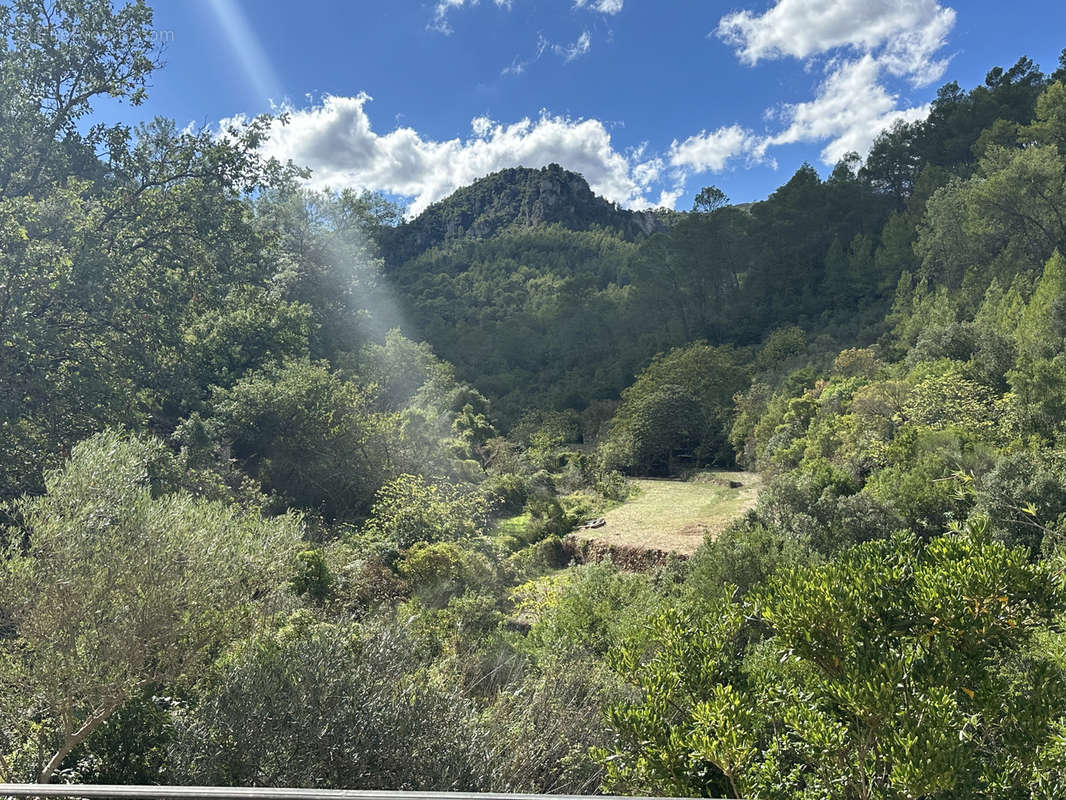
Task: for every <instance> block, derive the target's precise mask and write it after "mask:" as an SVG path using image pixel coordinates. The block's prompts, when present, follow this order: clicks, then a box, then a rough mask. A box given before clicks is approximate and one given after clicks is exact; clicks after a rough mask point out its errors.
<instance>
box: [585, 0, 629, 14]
mask: <svg viewBox="0 0 1066 800" xmlns="http://www.w3.org/2000/svg"><path fill="white" fill-rule="evenodd" d="M623 2H624V0H592V2H589V0H574V8H585V7H586V6H588V7H589V8H591V9H592V10H593V11H599V12H600V13H601V14H617V13H618V12H619V11H621V10H622V3H623Z"/></svg>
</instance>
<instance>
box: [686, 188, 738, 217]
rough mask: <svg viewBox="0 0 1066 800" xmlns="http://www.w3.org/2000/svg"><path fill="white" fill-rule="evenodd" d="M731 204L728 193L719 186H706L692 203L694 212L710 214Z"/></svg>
mask: <svg viewBox="0 0 1066 800" xmlns="http://www.w3.org/2000/svg"><path fill="white" fill-rule="evenodd" d="M728 204H729V198H728V197H726V193H725V192H723V191H722V190H721V189H719V188H718V187H717V186H704V187H703V188H702V189H700V192H699V194H697V195H696V199H695V200H694V201H693V203H692V211H693V212H694V213H703V214H709V213H710V212H712V211H717V210H718V209H720V208H722V207H723V206H726V205H728Z"/></svg>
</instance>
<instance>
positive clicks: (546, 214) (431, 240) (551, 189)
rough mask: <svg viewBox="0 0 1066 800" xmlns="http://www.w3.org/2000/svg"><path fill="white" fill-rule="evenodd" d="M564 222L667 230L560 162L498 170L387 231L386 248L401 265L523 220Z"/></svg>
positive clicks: (576, 226) (627, 231)
mask: <svg viewBox="0 0 1066 800" xmlns="http://www.w3.org/2000/svg"><path fill="white" fill-rule="evenodd" d="M550 224H559V225H563V226H564V227H567V228H570V229H572V230H588V229H590V228H594V227H608V228H613V229H615V230H617V231H619V232H620V233H621V234H622V235H623V236H625V237H626V238H637V237H641V236H648V235H650V234H652V233H655V232H656V231H659V230H665V228H666V227H667V223H666V221H665V219H664V218H663V217H662V216H660V215H658V214H655V213H653V212H636V211H626V210H624V209H622V208H619V207H618V206H616V205H615V204H613V203H610V202H608V201H607V200H605V199H603V198H602V197H598V196H596V195H595V194H594V193H593V192H592V189H590V188H589V185H588V183H587V182H586V181H585V179H584V178H583V177H581V176H580V175H578V174H577V173H576V172H569V171H567V170H564V169H563V168H562V167H560V166H559V165H558V164H551V165H549V166H547V167H544V168H543V169H527V168H525V167H516V168H513V169H505V170H502V171H500V172H495V173H493V174H491V175H488V176H486V177H484V178H482V179H481V180H479V181H476V182H475V183H473V184H471V185H470V186H465V187H463V188H461V189H459V190H457V191H456V192H455V193H454V194H452V195H451V196H450V197H448V198H446V199H444V200H441V201H440V202H437V203H434V204H433V205H431V206H429V208H427V209H426V210H425V211H423V212H422V213H421V214H420V215H419V216H418V217H416V218H415V219H413V220H410V221H408V222H405V223H403V224H402V225H399V226H397V227H396V228H394V229H391V230H388V231H385V232H384V235H383V236H382V243H381V244H382V251H383V254H384V256H385V260H386V262H387V263H388V264H389V265H390V266H396V265H399V264H402V263H403V262H405V261H407V260H409V259H411V258H413V257H415V256H416V255H418V254H419V253H421V252H424V251H426V250H428V249H430V248H431V247H436V246H438V245H441V244H445V243H446V242H449V241H452V240H454V239H460V238H474V239H483V238H487V237H490V236H492V235H494V234H495V233H497V232H498V231H500V230H502V229H504V228H507V227H510V226H514V225H518V226H522V227H532V226H537V225H550Z"/></svg>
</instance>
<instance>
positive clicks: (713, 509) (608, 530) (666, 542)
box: [577, 472, 761, 555]
mask: <svg viewBox="0 0 1066 800" xmlns="http://www.w3.org/2000/svg"><path fill="white" fill-rule="evenodd" d="M704 476H714V477H720V478H724V479H726V480H734V481H740V482H741V483H742V484H743V486H742V487H741V488H739V489H730V488H727V487H726V486H720V485H718V484H715V483H709V482H701V481H684V482H682V481H668V480H652V479H647V478H641V479H637V480H634V481H633V483H635V484H636V486H637V488H638V490H639V493H638V494H637V495H636V496H635V497H633V498H631V499H630V500H627V501H626V502H625V503H623V504H622V505H620V506H618V507H616V508H613V509H611V510H610V511H607V512H606V513H605V514H604V515H603V518H604V519H605V520H606V521H607V524H606V525H605V526H604V527H602V528H597V529H594V530H589V531H578V532H577V535H578V536H580V537H581V538H582V539H595V540H598V541H602V542H606V543H608V544H610V545H616V546H624V547H643V548H649V549H656V550H665V551H668V552H672V553H681V554H683V555H691V554H692V553H694V552H695V551H696V548H697V547H699V546H700V545H701V544H702V543H703V539H704V537H706V536H707V535H709V534H710V535H714V534H715V533H717V532H718V531H720V530H722V529H723V528H725V526H726V525H728V524H729V523H730V522H732V521H733V520H734V519H736V518H737V517H739V516H740V515H741V514H743V513H744V512H745V511H747V510H748V509H750V508H752V507H754V505H755V500H756V498H757V496H758V493H759V487H760V485H761V480H760V478H759V476H758V475H757V474H755V473H754V472H709V473H704Z"/></svg>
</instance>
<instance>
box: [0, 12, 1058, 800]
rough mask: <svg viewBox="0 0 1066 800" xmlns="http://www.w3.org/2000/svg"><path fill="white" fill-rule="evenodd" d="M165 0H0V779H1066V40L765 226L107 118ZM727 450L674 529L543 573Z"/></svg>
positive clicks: (979, 791) (764, 788) (890, 134)
mask: <svg viewBox="0 0 1066 800" xmlns="http://www.w3.org/2000/svg"><path fill="white" fill-rule="evenodd" d="M150 26H151V11H150V10H149V9H148V8H147V7H146V6H144V5H143V4H141V3H134V4H131V5H128V6H123V7H121V8H117V9H116V8H114V7H113V6H112V5H111V4H110V3H109V2H107V0H78V1H77V2H73V1H71V2H64V3H44V4H42V3H39V2H31V1H30V0H13V2H11V3H9V4H8V5H5V6H3V7H0V42H2V47H3V50H2V51H0V95H2V103H0V107H2V108H3V109H4V113H3V114H2V115H0V239H2V246H0V495H2V500H3V506H2V517H0V524H2V525H3V529H2V530H3V544H4V552H3V557H2V570H3V579H2V581H0V609H2V614H3V620H4V626H3V628H4V634H3V637H0V777H2V778H3V779H5V780H19V781H25V780H36V781H52V780H62V781H79V782H81V781H84V782H92V781H96V782H130V783H154V782H170V783H217V784H242V785H252V784H256V785H274V786H277V785H307V786H316V787H352V788H419V789H474V790H476V789H492V790H497V791H537V792H564V791H565V792H572V793H580V792H594V791H599V790H604V791H610V792H619V793H633V794H643V795H715V796H736V797H749V798H755V797H768V798H772V797H781V798H786V797H787V798H796V797H809V798H822V797H834V798H837V797H839V798H875V797H876V798H915V797H926V798H939V797H945V798H946V797H970V796H996V797H1019V798H1023V797H1026V798H1029V797H1058V796H1061V793H1062V786H1063V785H1064V783H1066V638H1064V635H1063V620H1064V614H1066V584H1064V577H1063V576H1064V574H1066V550H1064V547H1066V537H1064V530H1066V528H1064V526H1066V458H1064V457H1063V443H1064V441H1066V304H1064V298H1066V53H1064V57H1063V60H1062V63H1060V65H1059V69H1058V70H1057V71H1056V72H1054V73H1052V74H1050V75H1045V74H1043V73H1042V72H1040V71H1039V70H1038V69H1037V67H1036V66H1035V65H1034V64H1032V63H1031V62H1029V61H1028V60H1026V59H1022V60H1021V61H1019V62H1018V63H1017V64H1016V65H1015V66H1014V67H1012V68H1011V69H1008V70H1003V69H999V68H997V69H994V70H992V71H991V72H990V73H989V74H988V78H987V80H986V83H985V85H983V86H979V87H976V88H974V89H972V90H970V91H963V90H962V89H960V88H959V87H958V86H956V85H954V84H949V85H948V86H945V87H944V88H943V89H942V90H941V91H940V93H939V95H938V98H937V100H936V102H935V103H934V105H933V108H932V110H931V112H930V115H929V117H928V118H927V119H926V120H923V121H920V122H916V123H913V124H908V125H898V126H897V127H895V128H893V129H891V130H889V131H886V132H885V133H883V134H882V135H881V137H880V138H879V139H878V140H877V143H876V144H875V146H874V148H873V150H872V152H871V153H870V154H869V156H868V157H867V158H866V159H865V161H862V160H860V159H859V158H858V157H848V158H845V159H844V160H843V161H842V162H841V163H840V164H839V165H837V167H836V168H835V169H834V170H833V172H832V174H831V175H830V176H829V178H828V179H826V180H822V179H821V178H820V177H819V176H818V174H817V173H816V172H815V170H813V169H812V168H810V167H808V166H804V167H802V168H801V169H800V170H798V171H797V172H796V174H795V175H794V176H793V177H792V178H791V179H790V180H789V181H788V182H787V183H786V184H785V185H784V186H782V187H781V188H780V189H779V190H778V191H776V192H775V193H774V194H772V195H771V196H770V197H769V198H767V199H766V200H765V201H763V202H760V203H755V204H752V205H751V206H748V207H737V206H732V205H729V204H728V202H727V201H726V199H725V198H724V196H722V194H721V193H720V192H718V191H717V190H714V189H713V187H709V188H708V189H707V190H705V191H704V192H702V193H701V194H700V196H699V198H698V201H697V205H696V208H694V209H693V211H692V212H690V213H684V214H675V213H666V212H660V213H656V214H652V215H645V216H636V215H632V214H629V213H628V212H623V211H621V210H619V209H616V208H613V207H611V206H610V204H607V203H606V202H604V201H602V200H599V199H597V198H595V197H594V196H593V195H592V194H591V192H589V191H588V187H587V185H585V184H584V182H583V181H582V180H581V179H580V178H579V177H578V176H574V175H572V174H569V173H565V172H564V171H563V170H561V169H560V168H558V167H549V168H547V169H545V170H512V171H506V172H504V173H500V174H497V175H495V176H491V177H490V178H489V179H487V180H486V181H485V182H482V183H479V184H476V185H475V186H474V187H469V188H468V189H466V190H463V191H461V192H459V193H457V195H456V196H455V197H453V198H450V199H449V200H446V201H443V202H442V203H440V204H437V205H436V206H434V207H431V208H430V209H429V210H427V212H426V213H425V214H424V215H422V216H421V217H419V218H417V219H415V220H410V221H408V222H404V223H402V224H401V223H399V221H398V220H399V217H400V214H399V212H398V210H397V209H396V208H395V207H393V206H391V205H390V204H389V203H387V202H386V201H385V200H383V199H382V198H380V197H376V196H373V195H366V194H364V195H356V194H354V193H350V192H347V193H340V194H336V195H316V194H313V193H309V192H307V191H305V190H304V189H302V188H301V183H300V180H301V177H302V173H301V171H300V170H299V168H298V167H297V166H294V165H287V164H279V163H277V162H274V161H267V160H265V159H263V158H262V157H261V155H260V153H259V145H260V144H261V143H262V138H263V136H264V135H265V133H266V131H267V130H268V127H269V125H270V124H271V120H269V119H266V118H263V119H259V120H256V121H255V122H253V123H252V124H250V125H249V126H247V127H244V128H241V129H234V130H230V131H221V132H219V131H200V132H189V131H179V130H178V129H177V128H176V127H175V126H174V125H173V123H171V122H169V121H166V120H157V121H155V122H153V123H152V124H150V125H146V126H143V127H141V128H139V129H136V130H130V129H127V128H125V127H122V126H109V125H107V124H106V123H102V122H100V121H99V118H98V117H96V116H91V109H92V103H93V101H94V100H96V99H97V98H101V97H105V96H113V97H118V98H123V99H125V100H126V101H128V102H131V103H141V102H143V101H145V86H146V82H147V80H148V78H149V76H150V74H151V72H152V70H153V69H154V68H155V64H154V63H153V38H152V35H151V27H150ZM712 465H714V466H732V465H740V466H743V467H745V468H747V469H751V470H758V471H759V472H760V473H762V475H763V477H764V479H765V481H766V489H765V490H764V491H763V493H762V495H761V497H760V499H759V502H758V505H757V507H756V508H755V509H754V510H753V511H751V512H749V513H748V514H747V515H746V516H744V517H743V518H742V519H741V520H739V521H738V522H736V523H735V524H733V525H732V526H731V527H729V528H728V529H727V530H726V531H724V532H723V533H722V534H721V535H719V536H718V537H716V538H715V539H714V540H708V541H707V542H706V543H705V544H704V545H703V547H702V548H701V549H700V550H699V552H697V553H696V555H695V556H694V557H692V558H691V559H689V560H687V561H682V560H680V559H678V560H676V561H671V562H668V563H665V564H663V565H662V566H660V567H659V568H657V569H655V570H654V571H651V572H647V573H628V572H623V571H619V570H616V569H615V568H614V566H612V564H611V563H610V562H604V563H599V564H587V565H568V564H567V563H566V562H567V556H566V555H565V553H564V550H563V548H562V542H561V540H560V536H562V535H564V534H565V533H567V532H568V531H569V530H571V529H572V528H573V527H574V525H575V524H577V522H579V521H580V520H582V519H584V518H586V517H587V516H589V515H591V514H593V513H598V512H599V511H600V510H602V509H604V508H606V507H607V506H608V505H609V504H611V503H616V502H619V501H622V500H624V499H625V498H626V496H627V494H628V493H629V492H630V485H629V484H628V483H627V481H626V478H625V475H638V474H639V475H665V474H670V473H676V472H678V471H691V470H699V469H700V468H702V467H707V466H712Z"/></svg>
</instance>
